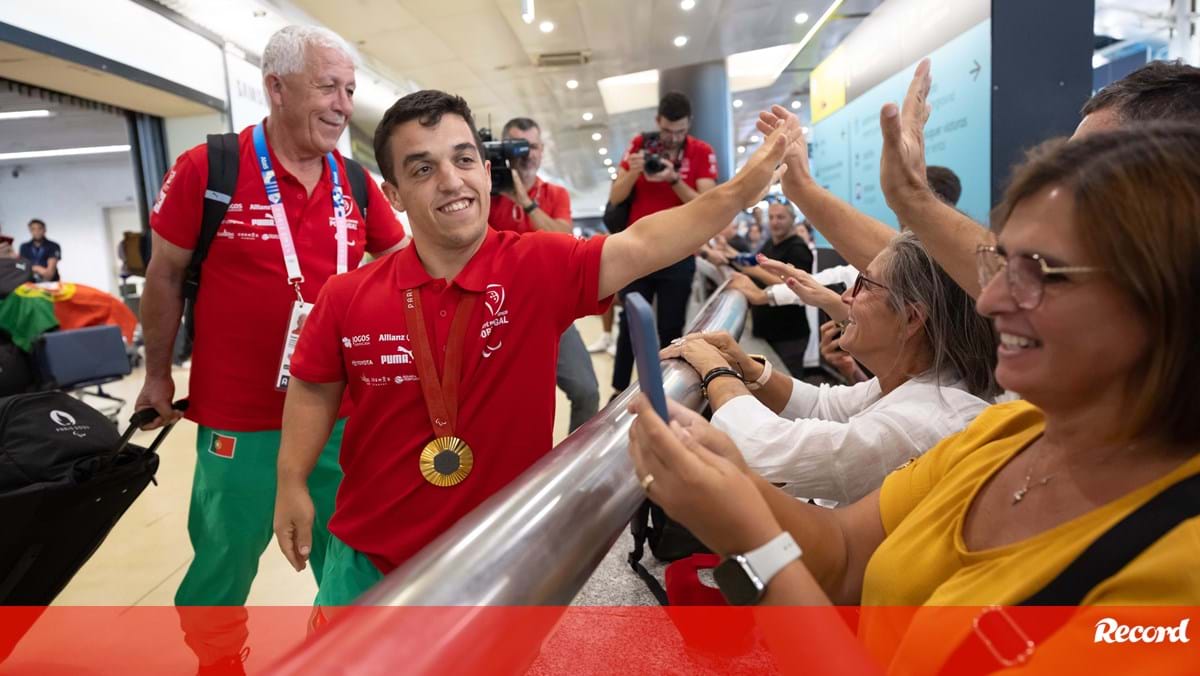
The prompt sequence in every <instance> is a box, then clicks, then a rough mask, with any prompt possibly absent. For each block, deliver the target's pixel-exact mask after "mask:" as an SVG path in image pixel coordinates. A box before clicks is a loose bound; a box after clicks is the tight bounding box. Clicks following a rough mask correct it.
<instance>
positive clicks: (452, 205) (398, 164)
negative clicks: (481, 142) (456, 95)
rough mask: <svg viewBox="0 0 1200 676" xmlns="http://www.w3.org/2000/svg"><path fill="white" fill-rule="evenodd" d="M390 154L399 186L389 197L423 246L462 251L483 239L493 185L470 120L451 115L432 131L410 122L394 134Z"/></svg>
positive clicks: (387, 191) (391, 187) (392, 187)
mask: <svg viewBox="0 0 1200 676" xmlns="http://www.w3.org/2000/svg"><path fill="white" fill-rule="evenodd" d="M388 152H390V153H391V154H392V157H391V160H392V166H393V167H395V169H394V170H393V174H394V177H393V180H395V183H394V184H393V183H392V182H391V181H388V182H387V183H385V184H384V193H385V194H386V195H387V197H388V199H389V200H390V201H391V203H392V206H394V207H395V208H396V209H398V210H400V211H404V212H406V213H407V215H408V219H409V222H410V224H411V225H412V229H413V235H414V237H415V238H416V239H417V242H418V244H419V245H421V246H423V247H424V246H434V247H438V248H442V249H446V250H459V249H462V248H467V247H470V246H472V245H474V244H475V243H477V242H478V241H479V240H480V239H482V238H483V236H484V234H486V232H487V214H488V208H489V206H490V202H489V199H490V198H489V195H490V193H491V189H492V179H491V173H490V171H489V166H488V163H487V162H486V161H484V160H483V159H482V158H481V157H480V156H479V148H478V146H476V145H475V137H474V135H473V134H472V133H471V128H470V127H469V126H468V125H467V121H466V120H464V119H463V118H462V117H460V116H458V115H455V114H451V113H448V114H446V115H443V116H442V119H441V120H440V121H439V122H438V123H437V124H435V125H433V126H430V127H427V126H425V125H423V124H421V123H420V122H419V121H418V120H409V121H408V122H405V123H403V124H401V125H399V126H397V127H396V128H395V129H394V130H393V131H392V135H391V139H390V142H389V143H388Z"/></svg>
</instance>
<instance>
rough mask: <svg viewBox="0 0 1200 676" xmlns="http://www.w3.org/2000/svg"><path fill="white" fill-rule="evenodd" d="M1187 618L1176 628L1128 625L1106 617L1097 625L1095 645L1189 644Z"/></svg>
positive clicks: (1188, 619) (1189, 619) (1188, 620)
mask: <svg viewBox="0 0 1200 676" xmlns="http://www.w3.org/2000/svg"><path fill="white" fill-rule="evenodd" d="M1190 621H1191V618H1187V617H1185V618H1184V619H1183V620H1182V621H1180V623H1179V625H1178V626H1175V627H1154V626H1139V625H1134V626H1130V625H1126V624H1121V623H1120V622H1117V621H1116V620H1114V619H1113V618H1111V617H1106V618H1104V619H1102V620H1100V621H1099V622H1097V623H1096V636H1095V639H1094V640H1093V641H1092V642H1093V643H1166V642H1170V643H1189V642H1190V639H1189V638H1188V635H1187V629H1188V622H1190Z"/></svg>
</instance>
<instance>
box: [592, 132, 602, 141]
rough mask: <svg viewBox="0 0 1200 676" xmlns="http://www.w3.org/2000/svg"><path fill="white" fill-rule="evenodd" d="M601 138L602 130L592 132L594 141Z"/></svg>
mask: <svg viewBox="0 0 1200 676" xmlns="http://www.w3.org/2000/svg"><path fill="white" fill-rule="evenodd" d="M600 139H601V136H600V132H598V131H596V132H592V140H593V141H599V140H600Z"/></svg>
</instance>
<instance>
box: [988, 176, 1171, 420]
mask: <svg viewBox="0 0 1200 676" xmlns="http://www.w3.org/2000/svg"><path fill="white" fill-rule="evenodd" d="M1079 227H1081V226H1080V224H1079V223H1077V222H1076V217H1075V205H1074V200H1073V197H1072V195H1071V193H1070V191H1068V190H1067V189H1065V188H1062V187H1060V186H1057V185H1050V186H1047V187H1046V188H1044V189H1042V190H1040V191H1039V192H1037V193H1034V194H1033V195H1032V196H1030V197H1028V198H1026V199H1024V200H1022V201H1021V202H1020V203H1018V204H1017V205H1016V207H1015V208H1014V209H1013V211H1012V214H1011V216H1009V218H1008V220H1007V222H1006V223H1005V225H1004V229H1003V231H1002V232H1001V233H1000V236H999V238H998V246H999V247H1001V248H1003V250H1004V251H1005V252H1006V253H1007V255H1008V256H1010V257H1012V256H1016V255H1020V254H1034V253H1036V254H1039V255H1040V256H1042V257H1043V258H1045V259H1046V262H1047V263H1048V264H1049V265H1050V266H1052V267H1062V266H1093V265H1095V262H1094V261H1092V260H1090V259H1089V258H1088V256H1087V254H1086V252H1085V250H1084V248H1083V245H1082V243H1081V242H1080V240H1079V237H1078V234H1077V232H1078V228H1079ZM1043 289H1044V291H1043V293H1042V300H1041V303H1040V304H1039V305H1038V306H1037V307H1035V308H1034V309H1032V310H1026V309H1022V308H1019V307H1017V305H1016V303H1015V302H1014V301H1013V299H1012V297H1011V295H1010V293H1009V287H1008V281H1007V279H1006V276H1005V272H1004V271H1003V270H1001V272H999V273H997V274H996V275H995V277H993V278H992V280H991V281H990V282H989V283H988V285H987V286H986V287H984V289H983V293H982V294H981V295H980V296H979V300H978V303H977V307H978V309H979V312H980V314H982V315H984V316H987V317H990V318H991V319H993V320H994V323H995V327H996V331H997V332H998V333H999V334H1000V347H999V349H998V350H997V355H998V356H999V362H998V364H997V366H996V380H997V382H999V383H1000V385H1001V386H1002V387H1004V388H1005V389H1008V390H1011V391H1013V392H1017V393H1018V394H1020V395H1021V396H1022V397H1023V398H1024V399H1026V400H1028V401H1029V402H1031V403H1033V404H1035V405H1037V406H1039V407H1041V408H1043V409H1049V408H1054V407H1068V406H1073V405H1079V404H1082V403H1085V402H1088V401H1095V400H1097V399H1098V398H1100V397H1103V396H1104V393H1106V392H1114V393H1116V392H1123V391H1124V390H1125V389H1126V387H1127V385H1128V382H1129V380H1130V377H1131V376H1132V375H1133V373H1134V371H1135V369H1137V368H1139V366H1138V365H1139V364H1140V363H1141V362H1142V361H1143V360H1144V358H1145V356H1146V354H1147V351H1148V350H1149V333H1148V332H1147V330H1146V328H1145V327H1144V324H1143V322H1142V321H1141V320H1140V319H1139V317H1140V316H1141V313H1139V312H1138V311H1137V308H1136V307H1134V304H1133V302H1132V300H1131V299H1130V298H1129V296H1128V295H1127V294H1125V293H1123V292H1122V291H1121V290H1120V289H1118V288H1117V287H1116V286H1115V285H1114V284H1113V283H1112V282H1111V281H1110V280H1109V279H1108V278H1107V276H1106V275H1104V274H1103V273H1100V274H1091V275H1080V276H1063V275H1050V276H1048V277H1047V278H1046V280H1045V283H1044V286H1043ZM1114 388H1115V389H1114ZM1118 396H1119V395H1118Z"/></svg>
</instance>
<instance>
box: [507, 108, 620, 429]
mask: <svg viewBox="0 0 1200 676" xmlns="http://www.w3.org/2000/svg"><path fill="white" fill-rule="evenodd" d="M500 137H501V138H502V139H504V140H506V141H507V140H516V139H519V140H523V141H526V142H527V143H529V154H528V155H526V156H525V157H522V158H519V159H516V160H513V161H512V176H513V188H514V189H513V191H512V192H503V193H500V194H499V195H497V194H493V195H492V207H491V209H490V210H489V211H488V225H490V226H492V227H493V228H495V229H496V230H501V231H503V230H511V231H513V232H534V231H536V230H541V231H544V232H565V233H571V232H572V231H573V230H574V227H573V226H572V224H571V195H570V194H569V193H568V192H567V189H566V188H564V187H562V186H561V185H554V184H553V183H550V182H549V181H543V180H542V179H541V177H539V176H538V169H540V168H541V166H542V152H543V151H544V150H545V146H543V145H542V128H541V127H539V126H538V123H537V122H534V121H533V120H531V119H529V118H528V117H514V118H513V119H511V120H509V121H508V122H506V123H505V124H504V129H503V130H502V131H501V132H500ZM525 186H529V188H528V189H526V187H525ZM554 380H555V383H556V384H557V385H558V388H559V389H560V390H562V391H563V392H564V393H566V395H567V399H568V400H570V402H571V423H570V428H569V429H570V431H572V432H574V431H575V430H577V429H579V426H580V425H582V424H583V423H585V422H587V421H588V420H589V419H591V417H592V416H594V415H596V411H599V410H600V383H599V382H598V381H597V380H596V370H595V369H594V368H592V358H591V356H589V355H588V351H587V347H586V346H585V345H584V344H583V338H581V337H580V336H579V331H578V330H577V329H576V328H575V325H574V324H572V325H570V326H568V327H567V330H566V331H564V332H563V334H562V338H560V339H559V341H558V365H557V366H556V367H555V375H554Z"/></svg>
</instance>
